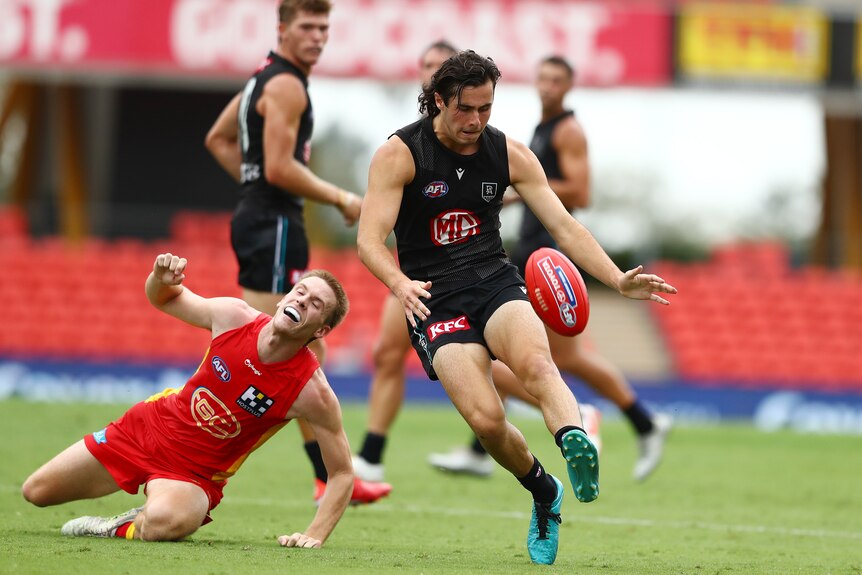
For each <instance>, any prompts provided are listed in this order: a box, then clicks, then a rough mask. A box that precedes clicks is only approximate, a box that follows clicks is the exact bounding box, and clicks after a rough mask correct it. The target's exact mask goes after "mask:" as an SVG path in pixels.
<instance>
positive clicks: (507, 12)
mask: <svg viewBox="0 0 862 575" xmlns="http://www.w3.org/2000/svg"><path fill="white" fill-rule="evenodd" d="M276 5H277V3H276V1H275V0H263V1H262V0H111V1H105V0H4V1H3V2H0V65H2V66H4V67H6V68H18V69H24V70H27V71H28V72H33V71H36V72H38V71H50V72H56V71H61V72H65V71H74V72H87V73H92V72H95V73H111V74H123V75H133V76H141V75H167V76H182V77H186V78H187V77H190V76H195V75H199V76H203V77H213V76H214V77H220V76H228V77H245V76H246V75H247V74H248V73H249V71H250V70H253V69H254V68H255V67H256V66H257V65H258V63H259V62H260V60H261V58H262V57H263V55H265V54H266V52H267V51H268V50H269V49H271V48H272V47H273V46H274V45H275V42H276V22H275V20H276V10H275V7H276ZM670 34H671V16H670V14H669V13H668V12H667V10H666V9H665V8H664V7H662V6H660V5H659V3H658V2H656V3H652V2H649V1H648V2H639V3H637V4H636V5H633V6H627V5H625V4H624V3H606V2H600V1H594V2H577V3H573V2H566V1H565V0H501V1H494V2H491V1H486V0H339V1H338V2H336V3H335V8H334V10H333V12H332V15H331V35H330V43H329V45H328V47H327V49H326V51H325V52H324V56H323V58H322V59H321V61H320V63H319V64H318V66H317V68H316V69H315V73H316V74H319V75H328V76H340V77H352V76H369V77H373V78H378V79H382V80H409V81H414V80H415V74H416V60H417V58H418V54H419V53H420V52H421V51H422V49H423V48H424V47H425V46H427V45H428V44H429V43H431V42H433V41H436V40H438V39H440V38H447V39H449V40H450V41H452V42H453V43H455V44H456V45H458V46H460V47H464V48H472V49H474V50H476V51H478V52H480V53H483V54H487V55H489V56H491V57H493V58H494V60H495V61H496V62H497V64H498V65H499V66H500V68H501V70H502V71H503V74H504V75H505V77H506V79H507V80H510V81H530V80H532V76H533V73H534V68H535V64H536V62H537V61H538V60H539V59H541V58H542V57H544V56H546V55H548V54H550V53H560V54H563V55H566V56H568V57H569V58H570V59H571V60H572V61H573V62H574V63H575V65H576V66H577V67H578V69H579V78H578V79H579V82H581V83H582V84H591V85H616V84H634V85H662V84H666V83H667V82H668V81H669V79H670V64H671V61H672V59H671V56H670V53H669V50H670V42H669V39H670Z"/></svg>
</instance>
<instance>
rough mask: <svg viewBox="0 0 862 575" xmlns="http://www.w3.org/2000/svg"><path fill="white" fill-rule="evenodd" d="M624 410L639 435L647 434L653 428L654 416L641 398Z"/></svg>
mask: <svg viewBox="0 0 862 575" xmlns="http://www.w3.org/2000/svg"><path fill="white" fill-rule="evenodd" d="M622 412H623V415H625V416H626V417H627V418H628V420H629V421H630V422H631V424H632V427H634V428H635V431H637V434H638V435H646V434H647V433H649V432H650V431H652V430H653V424H652V416H651V415H650V413H649V411H647V409H646V407H644V405H643V404H642V403H641V402H640V400H639V399H636V400H635V402H634V403H632V404H631V405H630V406H629V407H628V408H626V409H623V410H622Z"/></svg>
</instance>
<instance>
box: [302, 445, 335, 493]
mask: <svg viewBox="0 0 862 575" xmlns="http://www.w3.org/2000/svg"><path fill="white" fill-rule="evenodd" d="M304 447H305V452H306V453H307V454H308V458H309V459H310V460H311V465H313V466H314V476H315V477H317V478H318V479H320V480H321V481H323V482H324V483H326V480H327V479H329V475H327V473H326V466H325V465H324V464H323V456H322V455H320V444H319V443H317V442H316V441H308V442H306V443H305V445H304Z"/></svg>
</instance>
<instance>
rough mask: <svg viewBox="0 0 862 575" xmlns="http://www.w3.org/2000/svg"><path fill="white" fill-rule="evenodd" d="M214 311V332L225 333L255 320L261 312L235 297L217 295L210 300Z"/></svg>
mask: <svg viewBox="0 0 862 575" xmlns="http://www.w3.org/2000/svg"><path fill="white" fill-rule="evenodd" d="M210 302H211V305H212V313H213V332H214V333H215V332H219V333H223V332H225V331H230V330H232V329H237V328H239V327H242V326H244V325H246V324H249V323H251V322H253V321H254V320H255V319H257V318H258V316H260V314H261V312H260V311H258V310H256V309H254V308H253V307H251V306H250V305H248V304H247V303H246V302H245V301H243V300H241V299H239V298H235V297H216V298H212V299H211V300H210Z"/></svg>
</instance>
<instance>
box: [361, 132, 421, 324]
mask: <svg viewBox="0 0 862 575" xmlns="http://www.w3.org/2000/svg"><path fill="white" fill-rule="evenodd" d="M414 175H415V168H414V166H413V156H412V155H411V154H410V150H409V149H408V148H407V145H406V144H404V142H402V141H401V139H400V138H398V137H397V136H393V137H392V138H390V139H389V140H388V141H387V142H386V143H385V144H383V145H382V146H380V148H379V149H378V150H377V152H376V153H375V154H374V157H373V158H372V159H371V167H370V168H369V170H368V192H367V193H366V194H365V200H364V205H363V208H362V217H361V218H360V219H359V233H358V235H357V238H356V245H357V247H358V249H359V259H360V260H362V263H363V264H365V267H367V268H368V269H369V270H370V271H371V273H373V274H374V275H375V276H377V279H379V280H380V281H382V282H383V283H384V284H386V287H388V288H389V290H390V291H391V292H392V293H393V294H394V295H395V296H396V297H397V298H398V300H399V301H400V302H401V305H402V307H403V308H404V315H405V316H407V320H408V321H409V322H410V324H411V325H413V326H414V327H415V326H416V324H415V320H414V317H413V316H414V315H415V316H416V317H418V318H419V319H421V320H425V319H426V318H427V317H428V315H429V314H430V313H431V312H430V311H429V310H428V308H427V307H426V305H425V303H424V302H423V301H422V299H428V298H429V297H431V294H430V293H428V290H429V289H431V282H421V281H416V280H411V279H410V278H408V277H407V276H405V275H404V274H403V273H402V272H401V270H400V269H399V267H398V264H397V263H396V262H395V258H394V257H393V256H392V252H390V251H389V248H387V247H386V238H387V237H389V234H390V233H391V232H392V229H393V228H394V227H395V222H396V221H397V220H398V213H399V210H400V206H401V198H402V197H403V195H404V185H405V184H407V183H408V182H410V181H411V180H412V179H413V177H414Z"/></svg>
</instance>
